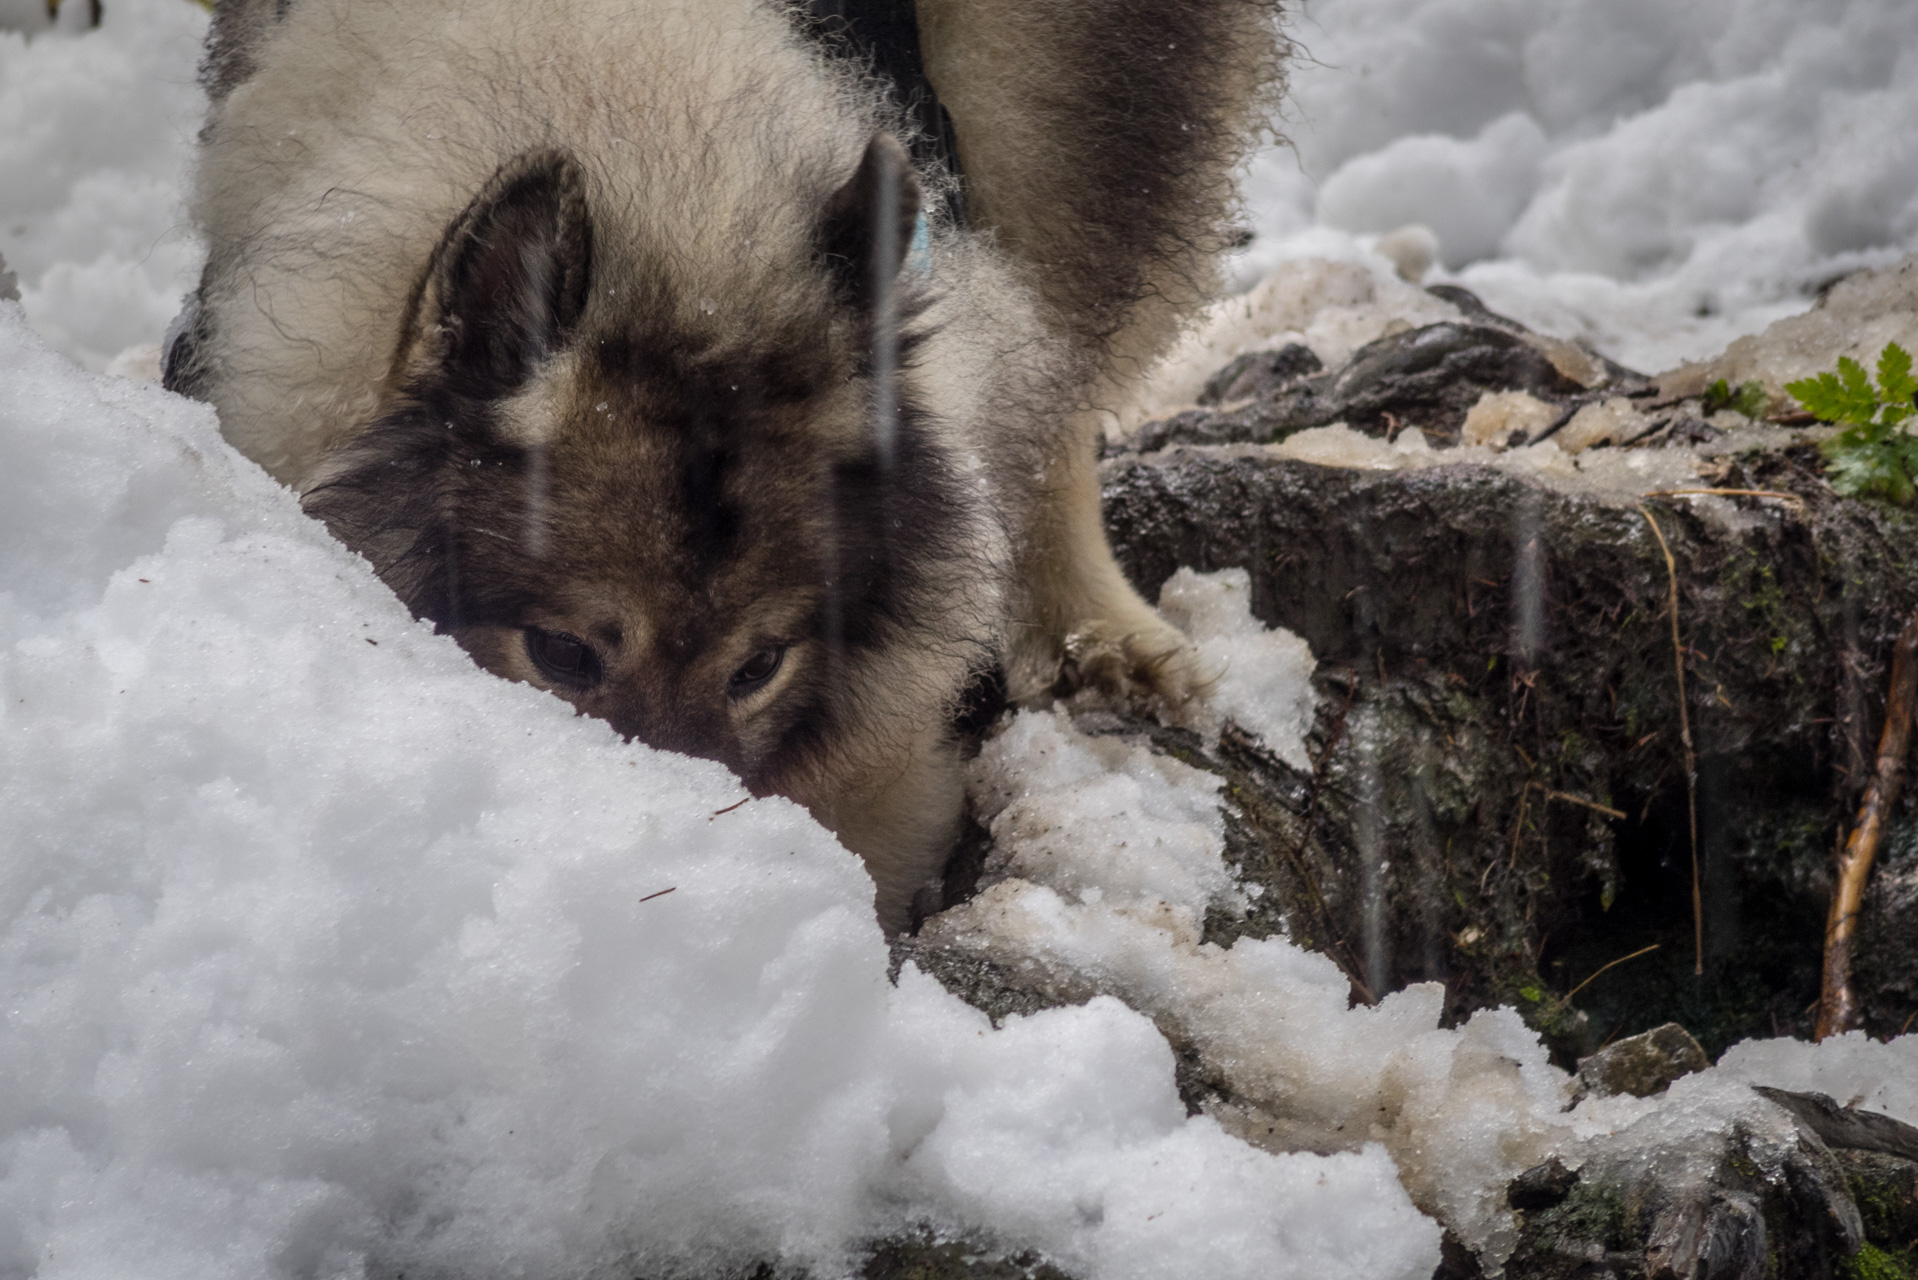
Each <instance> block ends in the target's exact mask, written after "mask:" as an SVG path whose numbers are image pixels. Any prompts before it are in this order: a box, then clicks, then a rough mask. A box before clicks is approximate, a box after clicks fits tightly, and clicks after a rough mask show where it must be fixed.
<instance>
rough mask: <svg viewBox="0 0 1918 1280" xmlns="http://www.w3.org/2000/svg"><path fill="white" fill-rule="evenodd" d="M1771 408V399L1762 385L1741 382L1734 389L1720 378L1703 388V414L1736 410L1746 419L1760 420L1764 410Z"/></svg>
mask: <svg viewBox="0 0 1918 1280" xmlns="http://www.w3.org/2000/svg"><path fill="white" fill-rule="evenodd" d="M1770 406H1771V397H1770V396H1768V395H1766V394H1765V387H1764V384H1762V383H1758V382H1741V383H1739V384H1738V386H1737V388H1736V389H1734V388H1733V387H1732V385H1731V384H1730V383H1729V382H1727V381H1725V379H1723V378H1720V379H1719V380H1718V381H1717V382H1714V383H1712V385H1711V386H1709V387H1706V388H1705V412H1706V413H1708V414H1709V413H1717V412H1718V411H1719V410H1721V409H1736V410H1737V411H1738V412H1740V413H1742V414H1744V415H1745V416H1746V417H1747V418H1762V417H1764V416H1765V410H1766V409H1767V408H1769V407H1770Z"/></svg>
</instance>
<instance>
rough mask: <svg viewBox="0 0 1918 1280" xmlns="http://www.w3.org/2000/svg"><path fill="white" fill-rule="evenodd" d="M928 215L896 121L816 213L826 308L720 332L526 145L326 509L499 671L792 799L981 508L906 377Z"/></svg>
mask: <svg viewBox="0 0 1918 1280" xmlns="http://www.w3.org/2000/svg"><path fill="white" fill-rule="evenodd" d="M917 208H918V195H917V187H916V185H915V184H914V183H913V181H912V177H911V171H910V168H909V167H908V166H907V165H906V164H905V162H904V156H903V149H902V148H900V147H899V145H898V143H897V142H895V141H894V140H893V139H892V138H891V137H890V136H888V135H881V136H880V137H879V138H876V139H875V140H874V142H873V144H872V145H871V146H870V147H869V148H868V149H867V152H866V155H865V157H864V159H863V160H862V162H861V164H860V166H859V168H858V170H857V172H855V173H854V174H853V175H852V177H851V178H850V179H849V180H848V181H846V182H845V183H844V184H843V185H842V186H841V187H839V188H838V189H837V190H836V191H834V192H832V193H831V194H830V195H829V196H828V197H827V198H826V200H825V202H824V204H823V206H822V207H821V208H820V210H819V212H818V214H817V219H816V222H817V231H816V233H815V236H814V243H813V244H812V246H810V252H809V260H808V261H807V262H806V263H805V264H804V269H805V271H806V272H808V273H809V275H808V277H807V278H808V279H809V280H810V281H811V285H812V286H813V287H814V293H815V295H816V298H817V305H816V306H814V307H811V308H794V307H792V306H791V305H789V304H788V305H784V306H779V307H773V306H768V307H766V308H764V309H763V310H762V311H761V312H759V313H755V311H754V308H753V305H752V301H753V300H751V299H737V298H729V299H726V300H724V303H725V305H724V306H723V307H716V308H714V311H715V312H717V313H718V314H712V315H711V319H710V321H708V320H706V319H705V316H704V315H702V312H704V308H703V307H693V308H688V307H687V305H686V303H687V299H686V298H685V297H684V296H683V293H684V290H683V289H679V288H676V287H675V284H674V282H673V280H672V279H671V278H670V275H669V273H667V272H665V271H655V272H651V273H649V272H647V271H645V270H644V269H641V268H636V267H634V266H632V265H631V263H630V261H629V259H630V258H631V257H632V256H633V255H630V254H615V253H610V252H608V251H607V250H608V246H606V245H604V244H599V243H596V239H595V228H594V225H593V220H592V217H591V214H590V200H589V191H588V183H587V181H586V177H585V175H584V174H583V173H582V171H581V169H580V167H579V165H578V164H577V163H576V162H575V161H574V160H573V159H572V158H571V157H568V156H566V155H564V154H561V153H557V152H535V153H529V154H527V155H525V156H521V157H519V158H518V159H516V160H514V161H512V162H510V163H509V164H507V165H505V166H503V167H502V168H501V169H500V171H499V172H498V173H497V174H495V175H494V177H493V178H492V180H491V181H489V182H488V183H487V185H486V187H485V188H484V189H483V190H482V191H481V192H480V193H479V194H478V195H477V196H476V197H475V198H474V200H473V201H472V203H471V204H470V205H468V207H467V208H466V209H465V210H464V211H463V212H462V213H461V214H460V215H459V216H458V217H457V218H455V219H454V220H453V222H452V223H451V225H450V226H449V227H448V228H447V231H446V234H445V237H444V239H443V240H442V242H441V244H440V246H439V248H438V250H437V251H436V252H435V255H434V257H433V260H432V262H431V263H430V265H429V266H428V268H427V270H426V272H425V274H424V276H423V277H422V279H421V281H420V283H419V285H418V287H417V288H416V291H415V295H414V298H413V300H412V303H411V306H410V309H409V316H408V321H407V323H406V325H405V327H404V332H403V336H402V338H401V341H400V346H399V349H398V351H397V353H396V355H395V359H394V364H393V372H392V375H391V377H390V379H389V384H388V386H387V388H386V391H385V396H384V402H383V407H382V412H381V415H380V416H379V418H378V419H377V420H376V421H375V422H373V423H372V424H371V425H369V426H368V427H367V428H366V429H365V430H364V431H363V432H361V433H360V434H359V435H357V436H356V437H355V438H354V439H353V440H352V441H351V442H350V443H349V444H348V445H347V446H346V447H345V448H344V449H342V450H341V451H340V452H339V453H338V454H337V455H336V456H335V457H334V458H333V459H331V462H330V466H329V468H328V470H327V472H326V473H325V477H324V479H323V480H322V481H321V482H320V483H318V484H316V485H315V486H314V487H313V488H312V489H311V490H310V491H309V492H308V494H307V496H306V499H305V501H306V506H307V509H308V510H309V511H311V512H312V513H313V514H315V515H317V516H319V517H320V518H322V519H324V520H325V521H326V522H327V523H328V525H329V526H330V527H331V528H332V529H333V530H334V532H335V533H336V534H337V535H338V536H339V537H341V538H342V540H344V541H345V542H347V543H348V544H349V545H351V546H353V547H355V548H357V549H358V550H360V551H361V552H363V553H364V554H365V555H366V556H367V557H368V558H369V559H370V560H371V561H372V562H373V565H374V567H375V568H376V569H377V570H378V571H379V573H380V574H381V576H382V577H383V578H385V579H386V581H387V582H388V583H389V584H390V585H392V586H393V587H394V589H395V590H396V591H398V592H399V594H400V595H401V596H402V598H403V599H405V600H406V602H407V603H408V604H409V606H411V607H412V609H413V610H414V612H415V613H417V614H419V615H420V616H422V617H426V618H429V619H431V620H432V621H433V622H434V623H435V624H437V626H438V627H439V628H440V629H441V630H443V631H445V632H448V633H450V634H451V635H453V636H454V637H455V638H456V639H457V640H458V641H459V642H460V644H461V645H462V646H464V647H465V648H466V650H467V651H468V652H469V653H471V654H472V655H473V657H474V658H475V660H476V661H478V662H479V663H480V664H481V665H482V666H484V667H486V668H488V669H489V670H491V671H494V672H496V673H498V674H500V675H503V676H506V677H509V678H511V679H516V680H523V681H526V682H528V683H531V684H536V685H540V686H542V687H545V688H547V689H550V690H552V691H553V692H554V693H556V694H558V695H559V696H561V697H563V698H565V699H567V700H568V701H570V702H572V703H573V704H574V705H576V706H577V707H579V708H580V709H581V710H582V711H584V712H587V713H589V714H591V715H595V716H599V717H601V718H603V719H605V720H607V721H608V722H610V723H611V724H612V725H613V726H614V728H616V729H618V730H619V731H620V732H621V733H623V734H625V735H628V736H630V737H636V738H639V739H642V740H644V741H646V742H649V743H651V744H653V745H655V746H660V747H665V748H669V749H672V750H678V751H684V752H687V753H690V754H695V755H701V756H707V757H710V758H713V759H716V760H720V761H722V762H724V763H725V764H727V765H728V766H730V767H731V768H733V769H734V770H735V771H736V772H738V773H739V774H740V775H741V776H742V777H743V778H744V779H745V780H746V781H747V782H748V784H749V785H752V786H753V787H754V788H755V789H757V790H761V791H766V790H775V789H781V777H780V774H781V771H782V770H785V769H788V768H790V767H791V764H792V762H793V761H794V760H796V759H798V758H800V757H803V756H806V755H809V754H817V752H818V751H820V750H827V749H830V743H831V740H832V735H833V733H834V732H835V729H836V726H837V722H838V721H840V720H842V719H843V718H844V717H845V716H846V715H847V714H848V702H847V696H846V695H847V689H846V688H845V676H846V675H847V673H848V672H849V671H851V670H852V669H853V668H854V667H855V666H856V665H857V661H858V658H859V656H860V654H861V653H862V652H866V651H870V650H873V649H876V648H878V647H881V646H884V645H886V644H887V643H889V642H892V641H894V640H896V638H897V636H898V634H899V633H900V630H901V628H902V627H903V626H905V625H906V624H907V623H908V622H909V615H910V613H911V611H912V607H913V606H912V601H913V599H914V598H915V593H916V592H920V591H923V590H925V589H926V584H925V583H924V582H923V581H920V580H919V579H918V578H917V577H916V576H915V568H914V566H915V565H919V564H923V563H925V562H927V561H928V560H929V559H935V558H937V554H938V551H937V549H938V547H939V544H940V542H941V540H944V539H950V538H953V537H955V536H957V535H956V534H955V530H957V529H958V528H959V527H960V526H961V524H962V523H963V521H962V516H961V512H960V510H959V502H960V499H959V497H958V492H959V490H958V486H957V484H956V483H954V482H953V481H952V480H951V467H950V463H949V462H948V460H946V459H945V458H943V457H941V456H940V455H939V453H938V448H937V446H936V444H935V443H934V442H933V440H932V439H931V436H930V433H929V432H928V431H926V430H925V424H924V418H923V414H922V413H921V412H920V411H919V410H918V409H917V408H916V407H915V406H913V405H912V404H910V403H908V402H906V400H905V398H904V397H903V396H902V395H901V393H900V386H901V384H900V381H899V379H898V378H897V377H896V374H895V371H896V369H897V368H899V367H900V365H901V362H902V361H909V360H910V358H911V350H910V347H911V342H910V338H907V339H906V340H905V342H904V343H903V344H901V343H899V342H897V341H893V340H891V338H890V335H891V334H893V333H895V332H898V331H899V330H901V329H903V328H904V327H905V326H903V325H901V324H899V323H898V320H897V318H896V317H897V316H898V315H899V313H900V311H901V308H900V307H899V305H898V304H897V302H896V301H895V299H894V296H893V294H894V289H895V283H896V281H897V279H898V277H899V272H900V268H901V263H902V260H903V258H904V255H905V252H906V248H907V244H908V242H909V240H910V236H911V230H912V226H913V222H914V219H915V216H916V213H917ZM616 260H617V261H619V262H621V264H622V265H621V266H620V267H619V268H618V275H617V278H615V276H614V269H613V268H612V267H611V266H610V265H609V264H610V263H611V262H613V261H616ZM795 312H797V314H795ZM707 314H711V313H707ZM742 316H744V317H748V319H747V320H746V321H745V322H743V323H742V321H741V320H740V317H742ZM902 345H903V348H904V349H903V350H902V349H901V348H902ZM876 405H878V406H882V407H880V408H877V409H876V408H875V406H876ZM876 414H883V415H884V417H883V422H882V423H881V424H880V426H881V427H882V428H883V429H875V415H876ZM855 692H857V693H859V694H860V695H861V696H883V691H872V690H864V691H855Z"/></svg>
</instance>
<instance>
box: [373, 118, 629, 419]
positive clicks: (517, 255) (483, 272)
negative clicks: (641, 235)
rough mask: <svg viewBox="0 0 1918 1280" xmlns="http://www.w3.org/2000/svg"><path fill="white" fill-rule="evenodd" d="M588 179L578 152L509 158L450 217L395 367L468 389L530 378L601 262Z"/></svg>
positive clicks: (560, 337) (565, 329) (568, 328)
mask: <svg viewBox="0 0 1918 1280" xmlns="http://www.w3.org/2000/svg"><path fill="white" fill-rule="evenodd" d="M592 260H593V224H592V218H591V215H590V214H589V213H588V211H587V207H586V184H585V180H584V178H583V177H582V175H581V174H580V171H579V166H578V165H577V164H576V163H575V162H574V161H573V159H572V157H570V156H568V155H566V154H564V153H563V152H558V151H531V152H528V153H526V154H525V155H522V156H519V157H517V158H516V159H513V160H509V161H508V162H507V163H505V164H503V165H501V166H500V168H499V170H498V172H496V173H494V175H493V176H492V177H491V178H490V179H488V180H487V183H486V185H485V186H484V187H483V188H481V189H480V193H479V194H478V195H476V196H474V197H473V201H472V203H471V204H469V205H467V206H466V208H465V209H464V210H463V211H461V213H460V214H459V216H458V217H456V218H454V219H453V221H452V222H451V223H450V224H448V226H447V228H446V234H445V236H444V237H442V238H441V240H440V243H439V247H438V248H437V249H435V250H434V252H433V258H432V261H431V262H430V263H429V264H428V266H427V269H426V274H425V275H424V277H422V279H421V281H420V283H419V285H418V286H417V287H416V289H415V293H414V298H413V302H412V305H411V307H410V308H409V315H408V323H407V325H406V327H405V330H404V333H403V336H402V338H401V343H400V351H399V356H398V359H397V360H396V361H395V374H396V375H398V376H399V377H400V378H401V379H402V380H411V379H413V378H417V377H421V376H425V375H430V374H435V373H436V374H438V375H439V376H440V377H442V378H443V379H444V380H445V381H446V383H447V384H448V385H449V386H451V387H453V388H455V389H457V390H458V391H460V392H461V393H462V394H465V395H472V396H477V397H481V398H488V399H490V398H493V397H497V396H501V395H506V394H509V393H510V392H512V391H514V390H515V389H517V388H518V387H519V386H521V385H522V384H523V383H524V382H525V381H526V379H527V377H528V376H529V375H530V374H531V372H532V370H533V369H534V367H535V366H537V365H538V364H539V362H540V361H542V360H544V359H545V358H546V357H547V356H548V355H550V354H552V353H553V352H554V351H555V350H557V349H558V348H559V347H560V346H561V345H563V344H564V343H565V342H566V340H567V338H568V337H569V336H570V334H571V332H572V329H573V326H574V325H575V324H577V323H578V321H579V318H580V314H581V313H582V312H583V311H584V310H585V309H586V298H587V291H588V289H589V287H590V282H591V278H592V268H593V261H592Z"/></svg>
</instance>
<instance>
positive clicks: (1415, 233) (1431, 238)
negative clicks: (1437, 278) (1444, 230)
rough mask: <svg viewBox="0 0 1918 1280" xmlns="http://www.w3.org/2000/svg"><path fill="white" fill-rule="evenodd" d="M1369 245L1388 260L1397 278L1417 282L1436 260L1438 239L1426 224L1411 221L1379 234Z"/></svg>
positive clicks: (1409, 282)
mask: <svg viewBox="0 0 1918 1280" xmlns="http://www.w3.org/2000/svg"><path fill="white" fill-rule="evenodd" d="M1372 248H1373V250H1374V251H1375V252H1377V253H1378V255H1379V256H1380V257H1382V258H1384V259H1385V260H1386V261H1387V262H1389V263H1391V264H1392V269H1393V270H1394V271H1396V272H1398V276H1399V279H1401V280H1403V281H1405V282H1406V283H1407V284H1417V283H1418V282H1419V281H1421V280H1423V279H1425V276H1426V273H1427V272H1429V271H1430V270H1431V269H1432V264H1433V263H1434V262H1437V261H1438V252H1439V240H1438V236H1436V235H1434V234H1433V233H1432V229H1431V228H1430V227H1427V226H1422V225H1420V224H1418V223H1413V224H1411V225H1410V226H1404V227H1400V228H1399V229H1398V230H1397V231H1392V232H1388V233H1387V234H1385V235H1382V236H1380V237H1379V238H1378V240H1377V241H1376V242H1375V243H1374V244H1373V246H1372Z"/></svg>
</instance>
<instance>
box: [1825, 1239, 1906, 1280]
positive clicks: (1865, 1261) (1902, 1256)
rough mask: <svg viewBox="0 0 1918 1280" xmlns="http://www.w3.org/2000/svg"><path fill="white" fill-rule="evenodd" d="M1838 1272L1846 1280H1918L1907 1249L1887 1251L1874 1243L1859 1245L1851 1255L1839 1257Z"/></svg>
mask: <svg viewBox="0 0 1918 1280" xmlns="http://www.w3.org/2000/svg"><path fill="white" fill-rule="evenodd" d="M1838 1274H1839V1275H1841V1276H1844V1277H1845V1278H1846V1280H1918V1270H1914V1269H1913V1259H1912V1255H1911V1253H1910V1252H1909V1251H1908V1250H1904V1249H1900V1250H1899V1251H1898V1252H1897V1253H1895V1254H1893V1253H1887V1252H1885V1251H1884V1250H1883V1249H1880V1248H1879V1247H1878V1246H1877V1245H1874V1244H1865V1245H1860V1246H1859V1247H1858V1252H1857V1253H1854V1254H1853V1255H1851V1257H1849V1258H1840V1259H1839V1260H1838Z"/></svg>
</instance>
